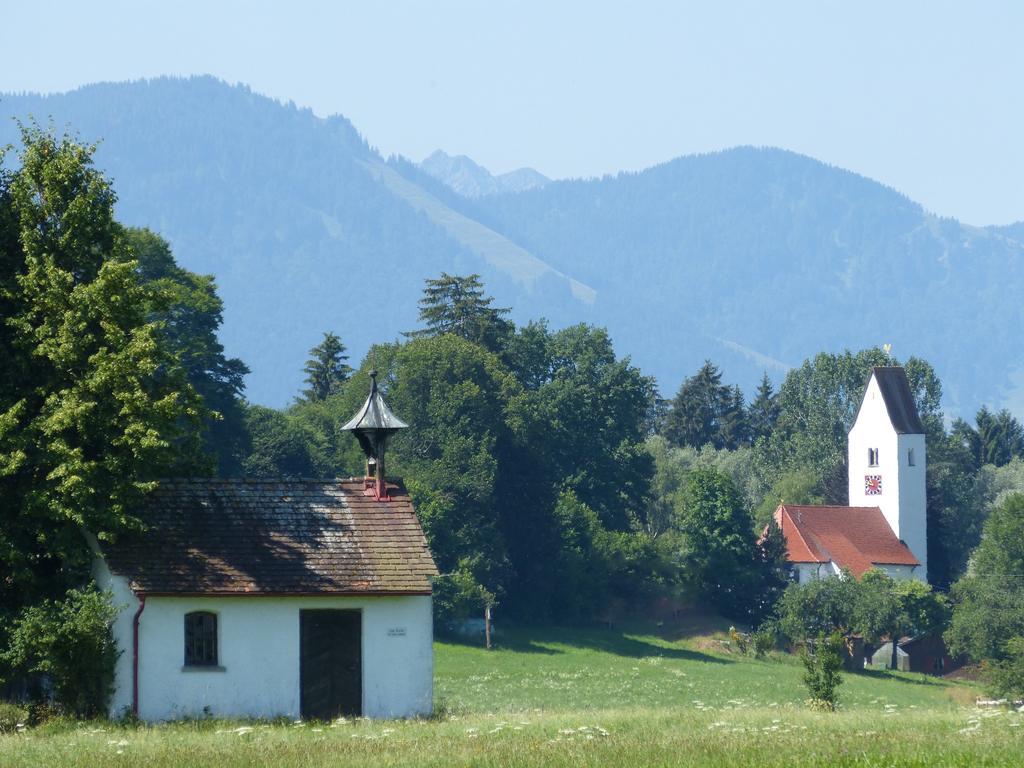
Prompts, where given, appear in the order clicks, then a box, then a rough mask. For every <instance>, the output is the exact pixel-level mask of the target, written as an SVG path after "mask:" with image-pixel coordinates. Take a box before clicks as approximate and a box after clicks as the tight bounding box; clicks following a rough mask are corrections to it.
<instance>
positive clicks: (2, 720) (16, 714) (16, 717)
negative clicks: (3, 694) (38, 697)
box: [0, 701, 28, 733]
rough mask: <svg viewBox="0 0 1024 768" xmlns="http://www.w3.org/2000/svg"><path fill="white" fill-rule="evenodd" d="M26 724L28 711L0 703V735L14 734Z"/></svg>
mask: <svg viewBox="0 0 1024 768" xmlns="http://www.w3.org/2000/svg"><path fill="white" fill-rule="evenodd" d="M27 723H28V710H27V709H25V708H24V707H19V706H18V705H17V704H8V703H7V702H6V701H0V733H14V732H15V731H17V730H19V729H20V728H24V727H25V725H26V724H27Z"/></svg>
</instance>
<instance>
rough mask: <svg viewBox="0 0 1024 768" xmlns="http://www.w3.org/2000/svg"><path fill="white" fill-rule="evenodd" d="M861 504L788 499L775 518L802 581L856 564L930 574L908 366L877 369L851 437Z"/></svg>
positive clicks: (920, 443) (918, 428)
mask: <svg viewBox="0 0 1024 768" xmlns="http://www.w3.org/2000/svg"><path fill="white" fill-rule="evenodd" d="M847 452H848V464H849V500H850V504H851V505H853V506H846V507H840V506H804V505H794V504H781V505H779V507H778V509H776V510H775V522H776V523H777V524H778V525H779V526H780V527H781V529H782V533H783V535H784V536H785V538H786V548H787V553H788V559H789V562H790V564H791V565H792V568H793V575H794V578H795V579H796V580H798V581H800V582H801V583H804V582H807V581H809V580H810V579H814V578H819V577H823V576H831V575H835V574H838V573H839V572H840V571H842V569H844V568H849V569H850V570H851V571H852V572H853V573H854V575H856V576H860V575H861V574H863V573H864V572H865V571H867V570H869V569H871V568H879V569H881V570H882V571H884V572H886V573H887V574H889V575H890V576H892V577H893V578H896V579H908V578H916V579H920V580H922V581H927V573H928V570H927V555H928V544H927V540H928V536H927V534H928V524H927V507H926V485H925V467H926V456H925V439H924V427H923V425H922V424H921V419H920V417H919V415H918V413H917V406H916V405H915V404H914V398H913V394H912V393H911V391H910V384H909V382H908V381H907V375H906V372H905V371H904V370H903V369H902V368H898V367H879V368H874V369H873V370H872V372H871V379H870V380H869V381H868V385H867V388H866V390H865V392H864V398H863V400H862V401H861V404H860V410H859V411H858V413H857V419H856V421H855V422H854V425H853V428H852V429H851V430H850V434H849V439H848V444H847Z"/></svg>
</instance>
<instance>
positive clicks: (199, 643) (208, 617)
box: [185, 611, 217, 667]
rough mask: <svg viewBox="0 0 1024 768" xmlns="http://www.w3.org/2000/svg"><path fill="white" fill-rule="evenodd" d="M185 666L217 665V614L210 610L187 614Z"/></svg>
mask: <svg viewBox="0 0 1024 768" xmlns="http://www.w3.org/2000/svg"><path fill="white" fill-rule="evenodd" d="M185 666H186V667H215V666H217V614H215V613H210V612H209V611H194V612H193V613H186V614H185Z"/></svg>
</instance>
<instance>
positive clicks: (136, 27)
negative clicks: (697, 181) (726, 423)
mask: <svg viewBox="0 0 1024 768" xmlns="http://www.w3.org/2000/svg"><path fill="white" fill-rule="evenodd" d="M0 7H2V11H0V91H11V90H15V91H22V90H32V91H61V90H67V89H70V88H74V87H75V86H78V85H81V84H84V83H89V82H95V81H98V80H124V79H134V78H139V77H151V76H155V75H162V74H181V75H183V74H196V73H210V74H214V75H217V76H219V77H221V78H224V79H225V80H228V81H231V82H244V83H248V84H249V85H251V86H252V87H253V88H254V89H255V90H257V91H260V92H262V93H266V94H269V95H271V96H274V97H277V98H280V99H282V100H289V99H290V100H293V101H295V102H296V103H297V104H299V105H302V106H309V107H312V108H313V110H314V111H315V112H316V113H318V114H321V115H327V114H331V113H336V112H340V113H342V114H344V115H346V116H347V117H349V118H350V119H351V120H352V121H353V123H355V125H356V127H357V128H359V129H360V131H362V132H363V134H364V135H365V136H366V137H367V138H368V139H369V141H370V142H371V143H372V144H374V145H375V146H377V147H378V148H379V149H380V150H381V151H383V152H384V153H385V154H388V153H392V152H396V153H401V154H404V155H406V156H408V157H411V158H413V159H415V160H419V159H422V158H423V157H424V156H425V155H427V154H429V153H430V152H431V151H432V150H434V149H437V148H442V149H445V150H446V151H448V152H451V153H464V154H468V155H470V156H471V157H473V158H474V159H476V160H477V161H478V162H480V163H482V164H484V165H486V166H487V167H489V168H490V169H491V170H492V171H495V172H501V171H507V170H511V169H513V168H515V167H518V166H522V165H531V166H533V167H535V168H537V169H538V170H540V171H542V172H543V173H545V174H547V175H549V176H554V177H564V176H590V175H599V174H603V173H612V172H615V171H618V170H634V169H639V168H643V167H646V166H649V165H652V164H655V163H658V162H661V161H664V160H668V159H670V158H672V157H675V156H678V155H682V154H689V153H693V152H703V151H707V150H713V149H718V148H721V147H728V146H733V145H736V144H768V145H777V146H781V147H786V148H788V149H792V150H795V151H797V152H803V153H806V154H808V155H812V156H814V157H817V158H819V159H821V160H824V161H826V162H829V163H832V164H834V165H839V166H842V167H845V168H849V169H852V170H855V171H858V172H860V173H863V174H865V175H867V176H871V177H872V178H875V179H878V180H880V181H882V182H885V183H887V184H889V185H891V186H893V187H896V188H897V189H899V190H901V191H903V192H905V193H906V194H908V195H909V196H911V197H912V198H914V199H916V200H918V201H919V202H921V203H922V204H924V205H925V206H926V207H927V208H929V209H930V210H932V211H934V212H936V213H939V214H943V215H949V216H956V217H958V218H961V219H963V220H964V221H966V222H969V223H972V224H989V223H1007V222H1010V221H1014V220H1018V219H1024V131H1022V123H1024V120H1022V118H1024V98H1022V75H1024V45H1021V40H1022V38H1024V2H1011V1H1007V2H938V1H937V0H930V1H928V2H909V1H902V2H901V1H898V0H888V1H887V2H867V1H865V0H859V1H858V2H823V1H821V0H818V1H816V2H766V1H764V2H744V3H741V2H735V3H728V2H705V3H701V4H699V5H698V4H696V3H693V4H691V3H682V2H665V3H650V2H638V1H636V0H634V1H633V2H623V3H614V4H613V3H599V2H580V3H576V2H573V3H569V2H565V3H559V2H556V0H547V2H494V1H485V0H477V1H476V2H443V0H432V1H430V2H427V0H423V1H422V2H385V0H364V1H363V2H360V3H345V2H308V1H299V0H290V1H289V2H284V1H283V0H282V1H281V2H275V3H270V2H258V1H257V0H247V1H246V2H227V1H226V0H222V1H220V2H215V1H214V0H205V1H202V2H196V1H194V0H174V2H159V3H157V2H145V1H144V0H134V2H127V1H122V2H115V1H114V0H92V1H91V2H88V3H85V2H82V3H78V2H75V3H72V2H67V3H51V2H41V1H39V0H33V1H32V2H20V3H13V2H10V0H4V2H3V5H2V6H0Z"/></svg>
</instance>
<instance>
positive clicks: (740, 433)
mask: <svg viewBox="0 0 1024 768" xmlns="http://www.w3.org/2000/svg"><path fill="white" fill-rule="evenodd" d="M718 430H719V435H720V440H721V443H722V447H723V448H728V449H729V450H730V451H734V450H736V449H737V448H739V447H740V446H742V445H747V444H748V443H749V441H750V425H749V424H748V423H747V409H746V408H745V407H744V405H743V392H741V391H740V388H739V387H738V386H733V387H732V389H730V390H729V396H728V397H727V398H726V399H725V403H724V405H723V407H722V413H721V415H720V416H719V428H718Z"/></svg>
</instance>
